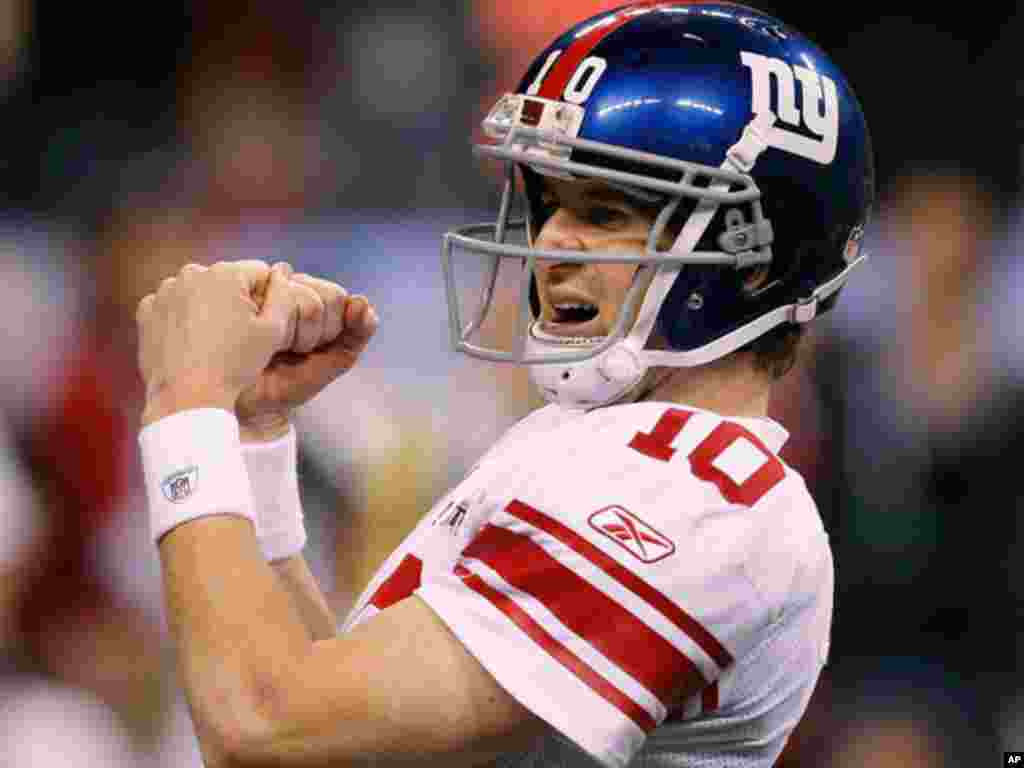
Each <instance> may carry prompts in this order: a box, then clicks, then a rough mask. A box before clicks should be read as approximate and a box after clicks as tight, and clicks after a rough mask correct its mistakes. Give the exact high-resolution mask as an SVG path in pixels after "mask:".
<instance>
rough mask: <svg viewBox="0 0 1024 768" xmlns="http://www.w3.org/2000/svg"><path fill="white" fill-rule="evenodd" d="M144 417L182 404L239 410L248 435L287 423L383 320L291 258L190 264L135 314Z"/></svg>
mask: <svg viewBox="0 0 1024 768" xmlns="http://www.w3.org/2000/svg"><path fill="white" fill-rule="evenodd" d="M137 321H138V327H139V366H140V369H141V373H142V377H143V380H144V381H145V383H146V409H145V411H144V413H143V424H144V425H145V424H148V423H150V422H152V421H155V420H156V419H159V418H162V417H163V416H166V415H169V414H171V413H174V412H176V411H179V410H185V409H187V408H199V407H220V408H226V409H228V410H236V409H237V415H238V417H239V421H240V423H241V425H242V428H243V434H245V432H246V430H247V428H251V429H254V430H256V432H257V433H259V432H261V431H262V432H266V431H268V430H273V429H274V425H275V424H279V423H280V422H281V421H282V420H283V423H284V425H285V426H287V419H288V414H289V412H290V410H291V409H292V408H294V407H295V406H297V405H300V404H301V403H304V402H306V401H307V400H309V399H310V398H312V397H313V396H314V395H315V394H317V393H318V392H319V391H320V390H322V389H323V388H324V387H325V386H326V385H327V384H329V383H330V382H331V381H333V380H334V379H335V378H337V377H338V376H340V375H341V374H342V373H344V372H345V371H347V370H349V369H350V368H351V367H352V366H353V365H354V364H355V362H356V360H357V359H358V357H359V355H360V353H361V352H362V350H363V349H364V348H365V347H366V344H367V342H368V341H369V340H370V338H371V337H372V336H373V333H374V331H375V330H376V326H377V316H376V313H375V312H374V311H373V309H372V307H370V305H369V303H368V302H367V301H366V299H365V298H364V297H362V296H357V297H349V296H348V294H347V293H346V292H345V290H344V289H343V288H341V287H340V286H338V285H335V284H334V283H331V282H329V281H326V280H320V279H317V278H313V277H310V276H309V275H293V274H292V270H291V268H290V267H289V266H288V265H287V264H278V265H275V267H274V269H273V270H272V269H271V268H270V267H269V266H268V265H267V264H265V263H264V262H259V261H240V262H221V263H218V264H215V265H213V266H212V267H209V268H207V267H202V266H199V265H196V264H190V265H188V266H186V267H184V268H182V270H181V272H179V274H178V275H177V276H176V277H173V278H167V279H166V280H164V281H163V283H161V285H160V288H159V290H158V291H157V292H156V293H155V294H150V295H148V296H146V297H145V298H144V299H143V300H142V301H141V302H140V303H139V308H138V314H137Z"/></svg>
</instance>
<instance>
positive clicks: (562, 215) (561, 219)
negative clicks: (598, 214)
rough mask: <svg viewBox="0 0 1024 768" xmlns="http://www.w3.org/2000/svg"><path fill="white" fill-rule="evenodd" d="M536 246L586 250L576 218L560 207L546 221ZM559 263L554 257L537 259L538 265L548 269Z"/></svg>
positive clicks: (555, 249) (559, 249) (560, 249)
mask: <svg viewBox="0 0 1024 768" xmlns="http://www.w3.org/2000/svg"><path fill="white" fill-rule="evenodd" d="M533 245H534V248H537V249H538V250H550V251H585V250H586V249H587V248H586V245H585V243H584V242H583V238H582V237H581V236H580V234H579V231H578V224H577V222H576V218H575V217H574V216H573V215H572V213H571V212H569V211H567V210H565V209H564V208H560V209H559V210H557V211H555V212H554V213H553V214H552V215H551V217H550V218H549V219H548V220H547V221H545V222H544V226H543V227H541V230H540V234H538V235H537V239H536V240H535V241H534V244H533ZM556 263H558V262H557V260H552V259H537V266H538V267H540V268H541V269H547V268H549V267H551V266H552V265H554V264H556Z"/></svg>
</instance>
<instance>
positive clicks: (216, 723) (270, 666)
mask: <svg viewBox="0 0 1024 768" xmlns="http://www.w3.org/2000/svg"><path fill="white" fill-rule="evenodd" d="M159 549H160V558H161V562H162V566H163V577H164V593H165V601H166V606H167V616H168V623H169V625H170V629H171V633H172V636H173V638H174V642H175V646H176V648H177V651H178V657H179V666H180V673H179V674H180V677H181V682H182V685H183V687H184V690H185V694H186V696H187V698H188V701H189V705H190V707H191V710H192V717H193V720H194V721H195V726H196V732H197V735H198V736H199V740H200V744H201V746H202V749H203V754H204V758H205V760H206V762H207V766H208V768H214V766H222V765H228V764H229V763H228V756H229V755H231V754H234V753H236V752H237V751H238V750H239V749H240V748H241V747H242V746H243V745H244V744H245V742H246V740H247V739H248V738H250V737H251V735H252V734H259V733H262V732H263V731H264V730H265V729H266V728H267V727H268V724H269V723H270V722H271V717H272V714H273V711H274V692H275V691H277V690H279V686H280V680H281V678H282V676H284V675H287V674H288V670H289V669H290V668H292V665H293V664H295V663H296V662H297V661H298V660H299V659H301V658H302V657H303V656H305V655H306V654H307V653H308V652H309V651H310V650H311V648H312V641H311V639H310V633H309V631H308V630H307V628H306V627H305V626H304V625H303V621H302V618H301V617H300V615H299V611H297V610H296V607H295V605H294V604H293V602H292V599H291V598H290V596H289V594H288V590H287V589H286V588H285V587H283V586H282V583H281V581H280V580H279V579H278V578H275V576H274V569H272V568H271V567H270V566H268V565H267V563H266V561H265V560H264V558H263V555H262V553H261V551H260V548H259V546H258V543H257V540H256V536H255V534H254V531H253V527H252V524H251V523H250V522H249V521H248V520H245V519H243V518H240V517H234V516H228V515H219V516H211V517H203V518H199V519H196V520H192V521H190V522H188V523H186V524H184V525H181V526H179V527H177V528H175V529H174V530H172V531H171V532H170V533H168V534H167V535H166V536H164V537H163V538H162V539H161V541H160V547H159Z"/></svg>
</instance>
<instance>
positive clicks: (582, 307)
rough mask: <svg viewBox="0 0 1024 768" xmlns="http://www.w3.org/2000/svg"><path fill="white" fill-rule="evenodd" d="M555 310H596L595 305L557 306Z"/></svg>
mask: <svg viewBox="0 0 1024 768" xmlns="http://www.w3.org/2000/svg"><path fill="white" fill-rule="evenodd" d="M554 306H555V309H595V307H594V305H593V304H572V303H565V304H555V305H554Z"/></svg>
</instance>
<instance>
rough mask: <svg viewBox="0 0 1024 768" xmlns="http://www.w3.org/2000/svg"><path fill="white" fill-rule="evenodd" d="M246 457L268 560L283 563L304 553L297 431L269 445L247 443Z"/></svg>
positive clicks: (264, 551)
mask: <svg viewBox="0 0 1024 768" xmlns="http://www.w3.org/2000/svg"><path fill="white" fill-rule="evenodd" d="M242 455H243V456H244V458H245V466H246V469H248V470H249V484H250V485H251V487H252V498H253V504H254V507H253V508H254V509H255V512H256V534H257V536H258V537H259V540H260V547H262V549H263V556H264V557H265V558H266V559H267V560H281V559H283V558H286V557H292V556H293V555H297V554H299V553H300V552H302V548H303V547H305V546H306V525H305V523H304V522H303V519H302V501H301V499H300V498H299V475H298V471H297V469H296V464H297V462H298V439H297V437H296V434H295V427H293V426H289V428H288V434H286V435H285V436H284V437H281V438H278V439H277V440H271V441H269V442H265V443H243V444H242Z"/></svg>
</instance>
